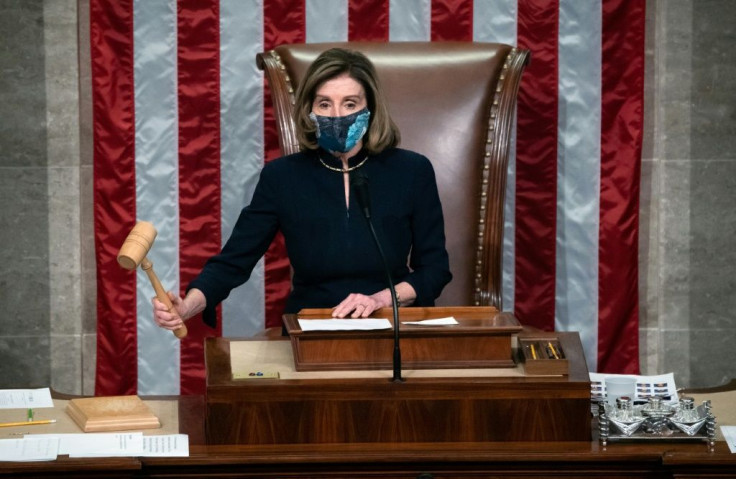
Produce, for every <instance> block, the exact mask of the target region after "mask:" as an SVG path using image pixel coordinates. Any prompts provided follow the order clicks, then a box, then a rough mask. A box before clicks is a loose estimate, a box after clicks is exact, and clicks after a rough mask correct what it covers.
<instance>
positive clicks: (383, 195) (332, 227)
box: [153, 48, 452, 330]
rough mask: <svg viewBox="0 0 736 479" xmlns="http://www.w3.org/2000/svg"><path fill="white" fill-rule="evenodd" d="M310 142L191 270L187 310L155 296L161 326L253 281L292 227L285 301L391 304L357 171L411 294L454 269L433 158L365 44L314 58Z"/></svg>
mask: <svg viewBox="0 0 736 479" xmlns="http://www.w3.org/2000/svg"><path fill="white" fill-rule="evenodd" d="M295 123H296V132H297V137H298V139H299V143H300V146H301V148H302V151H301V152H299V153H296V154H293V155H289V156H285V157H282V158H279V159H277V160H274V161H272V162H269V163H268V164H266V165H265V166H264V168H263V170H262V172H261V176H260V179H259V182H258V185H257V187H256V189H255V192H254V194H253V198H252V201H251V203H250V205H248V206H247V207H245V208H244V209H243V211H242V212H241V214H240V217H239V219H238V222H237V224H236V225H235V228H234V229H233V233H232V235H231V236H230V238H229V239H228V241H227V243H226V244H225V247H224V248H223V249H222V252H221V253H220V254H219V255H217V256H214V257H213V258H211V259H210V260H209V261H208V262H207V264H206V265H205V267H204V269H203V270H202V272H201V273H200V274H199V276H197V278H195V279H194V281H192V282H191V284H190V285H189V287H188V289H187V294H186V297H185V298H183V299H182V298H179V297H175V296H174V295H173V294H171V293H169V295H170V297H171V298H172V302H173V304H174V306H175V308H176V310H177V312H178V313H179V314H178V316H177V315H174V314H171V313H169V312H168V311H167V308H166V306H164V305H163V303H161V302H160V301H158V300H157V299H155V298H154V300H153V303H154V318H155V320H156V322H157V323H158V325H159V326H161V327H162V328H166V329H172V330H173V329H177V328H178V327H179V326H180V325H181V322H182V320H186V319H188V318H190V317H192V316H194V315H196V314H198V313H200V312H203V320H204V321H205V323H207V324H209V325H210V326H213V327H214V326H215V321H216V317H215V307H216V306H217V304H219V303H220V302H221V301H222V300H223V299H225V298H226V297H227V296H228V295H229V293H230V291H231V290H232V289H233V288H235V287H236V286H238V285H240V284H242V283H244V282H245V281H246V280H247V279H248V277H249V276H250V274H251V271H252V270H253V268H254V267H255V265H256V263H257V262H258V260H259V259H260V258H261V256H263V254H264V253H265V252H266V249H267V248H268V246H269V244H270V243H271V241H272V239H273V237H274V235H275V234H276V232H277V231H278V230H280V231H281V232H282V233H283V235H284V239H285V242H286V248H287V251H288V255H289V259H290V261H291V265H292V268H293V277H292V291H291V293H290V295H289V298H288V301H287V304H286V308H285V313H296V312H298V311H299V310H300V309H302V308H315V307H320V308H326V307H334V309H333V312H332V316H333V317H337V318H344V317H351V318H365V317H367V316H369V315H370V314H371V313H373V311H375V310H376V309H379V308H382V307H388V306H391V293H390V291H389V289H388V288H387V287H386V275H385V270H384V267H383V262H382V260H381V257H380V256H379V253H378V250H377V248H376V246H375V244H374V242H373V238H372V235H371V232H370V229H369V225H368V223H367V221H366V219H365V217H364V216H363V214H362V212H361V209H360V207H359V205H358V203H357V202H356V199H355V198H354V197H353V196H354V195H352V194H351V189H350V175H351V174H356V172H360V174H361V175H363V176H364V177H367V178H368V182H369V192H370V198H371V205H370V206H371V211H372V213H371V217H372V222H373V226H374V228H375V230H376V234H377V235H378V238H379V240H380V241H381V244H382V248H383V252H384V255H385V256H386V260H387V262H388V264H389V268H390V270H391V274H392V278H393V280H394V283H395V289H396V295H397V298H398V299H399V304H400V306H408V305H415V306H432V305H433V304H434V300H435V298H437V296H439V294H440V292H441V291H442V289H443V288H444V286H445V285H446V284H447V283H448V282H449V281H450V279H451V277H452V276H451V274H450V271H449V262H448V257H447V251H446V250H445V235H444V221H443V217H442V207H441V204H440V200H439V196H438V194H437V185H436V182H435V176H434V170H433V169H432V166H431V164H430V162H429V160H428V159H427V158H425V157H424V156H422V155H419V154H417V153H414V152H411V151H408V150H403V149H400V148H397V145H398V143H399V140H400V136H399V131H398V129H397V127H396V125H395V124H394V122H393V121H392V120H391V117H390V116H389V113H388V108H387V105H386V103H385V99H384V95H383V92H382V90H381V87H380V84H379V82H378V78H377V76H376V72H375V69H374V67H373V65H372V64H371V62H370V61H369V60H368V59H367V58H366V57H365V56H364V55H363V54H361V53H359V52H355V51H350V50H344V49H337V48H335V49H331V50H327V51H325V52H324V53H322V54H321V55H320V56H319V57H318V58H317V59H316V60H315V61H314V62H313V63H312V65H311V66H310V68H309V69H308V71H307V73H306V75H305V78H304V80H303V81H302V84H301V85H300V87H299V90H298V91H297V100H296V107H295Z"/></svg>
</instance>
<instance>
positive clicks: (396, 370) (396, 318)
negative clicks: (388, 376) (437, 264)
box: [366, 215, 404, 383]
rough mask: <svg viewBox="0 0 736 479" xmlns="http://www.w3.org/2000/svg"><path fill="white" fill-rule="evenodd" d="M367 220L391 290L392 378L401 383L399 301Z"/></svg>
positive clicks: (376, 238)
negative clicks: (392, 321)
mask: <svg viewBox="0 0 736 479" xmlns="http://www.w3.org/2000/svg"><path fill="white" fill-rule="evenodd" d="M366 219H367V220H368V226H369V227H370V230H371V235H373V241H374V242H375V243H376V248H378V254H379V255H380V256H381V260H382V261H383V267H384V269H385V270H386V281H387V282H388V289H389V291H390V292H391V306H392V308H393V312H394V377H393V379H392V381H393V382H395V383H402V382H404V379H403V378H402V377H401V348H399V302H398V301H397V300H396V288H394V281H393V279H392V278H391V270H390V269H389V267H388V262H387V261H386V256H385V255H384V254H383V249H382V248H381V243H380V241H378V235H376V230H375V229H374V228H373V222H372V221H371V220H370V215H369V216H367V217H366Z"/></svg>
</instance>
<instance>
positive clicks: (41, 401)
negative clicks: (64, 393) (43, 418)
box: [0, 388, 54, 409]
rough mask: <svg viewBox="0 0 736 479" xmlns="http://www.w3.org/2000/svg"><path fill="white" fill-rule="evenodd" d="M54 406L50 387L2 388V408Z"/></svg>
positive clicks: (0, 401) (0, 394) (0, 399)
mask: <svg viewBox="0 0 736 479" xmlns="http://www.w3.org/2000/svg"><path fill="white" fill-rule="evenodd" d="M40 407H54V401H53V400H52V399H51V390H50V389H49V388H40V389H0V409H27V408H40Z"/></svg>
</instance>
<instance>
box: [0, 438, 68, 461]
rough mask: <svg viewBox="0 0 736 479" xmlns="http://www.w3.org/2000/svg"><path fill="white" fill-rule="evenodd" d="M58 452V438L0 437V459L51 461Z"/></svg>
mask: <svg viewBox="0 0 736 479" xmlns="http://www.w3.org/2000/svg"><path fill="white" fill-rule="evenodd" d="M58 453H59V439H58V438H36V437H24V438H22V439H0V461H14V462H29V461H53V460H55V459H56V456H57V455H58Z"/></svg>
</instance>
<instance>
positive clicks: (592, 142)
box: [555, 0, 602, 371]
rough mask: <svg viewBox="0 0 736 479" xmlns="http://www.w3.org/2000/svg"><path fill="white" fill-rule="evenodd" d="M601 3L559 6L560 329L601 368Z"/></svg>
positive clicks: (574, 1)
mask: <svg viewBox="0 0 736 479" xmlns="http://www.w3.org/2000/svg"><path fill="white" fill-rule="evenodd" d="M601 15H602V7H601V4H600V1H595V2H594V1H589V2H580V1H578V0H561V1H560V25H559V27H560V29H559V91H558V93H559V110H558V122H559V123H558V135H559V137H558V159H557V169H558V170H557V263H556V264H557V280H556V285H555V290H556V293H555V304H556V306H555V329H557V330H560V331H579V332H580V337H581V340H582V343H583V350H584V351H585V357H586V359H587V362H588V367H589V369H590V370H591V371H595V370H596V366H597V344H598V235H599V226H598V225H599V220H598V218H599V216H598V215H599V204H600V199H599V196H600V136H601V28H602V26H601V21H602V20H601Z"/></svg>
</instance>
